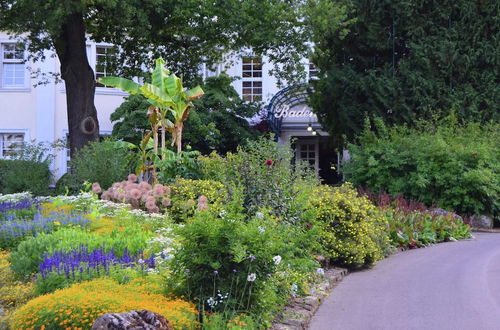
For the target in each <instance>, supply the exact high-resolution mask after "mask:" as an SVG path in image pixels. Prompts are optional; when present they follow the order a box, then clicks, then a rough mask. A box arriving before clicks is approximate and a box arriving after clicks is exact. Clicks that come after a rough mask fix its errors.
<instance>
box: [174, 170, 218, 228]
mask: <svg viewBox="0 0 500 330" xmlns="http://www.w3.org/2000/svg"><path fill="white" fill-rule="evenodd" d="M171 188H172V195H171V196H172V205H171V208H170V212H171V214H172V219H174V220H175V221H176V222H183V221H186V219H187V218H188V217H190V216H192V215H193V214H194V211H195V210H196V208H197V207H198V198H200V196H205V197H206V198H207V201H208V203H207V205H208V209H209V210H210V211H213V212H216V213H217V214H218V213H219V212H220V211H222V210H223V208H224V204H225V203H226V201H227V198H228V192H227V189H226V187H225V186H224V185H223V184H222V183H221V182H219V181H214V180H190V179H177V180H176V181H175V183H174V184H173V185H172V186H171Z"/></svg>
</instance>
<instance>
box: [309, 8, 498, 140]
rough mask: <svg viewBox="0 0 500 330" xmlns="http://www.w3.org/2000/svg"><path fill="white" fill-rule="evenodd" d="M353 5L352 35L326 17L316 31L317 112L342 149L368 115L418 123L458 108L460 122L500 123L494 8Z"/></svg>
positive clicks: (327, 13)
mask: <svg viewBox="0 0 500 330" xmlns="http://www.w3.org/2000/svg"><path fill="white" fill-rule="evenodd" d="M350 3H351V4H352V9H350V10H347V11H346V13H347V17H346V21H347V23H350V24H348V26H347V27H348V29H349V30H350V33H348V34H345V31H344V30H343V29H341V30H339V31H337V30H334V31H333V33H330V31H329V23H330V21H331V20H333V21H335V17H336V16H335V15H332V14H330V11H328V10H325V11H321V10H319V9H318V15H317V16H315V17H313V22H314V24H312V28H313V34H314V37H313V41H314V44H315V51H314V55H313V58H314V62H315V64H316V65H317V67H318V68H319V71H320V75H319V77H320V79H319V80H318V81H316V82H315V83H314V84H313V85H314V93H313V95H312V97H311V105H312V107H313V108H314V110H315V112H316V113H317V114H318V118H319V120H320V122H321V123H322V125H323V127H324V128H325V129H327V130H328V131H329V133H330V136H332V137H334V138H335V139H336V140H337V141H339V143H340V141H341V139H342V138H343V137H347V139H348V140H349V141H352V139H353V137H354V136H355V135H356V134H357V133H359V132H361V131H362V130H363V118H364V117H365V115H369V116H370V117H372V116H378V117H381V118H383V119H384V121H385V122H386V123H387V124H391V125H392V124H401V123H409V124H413V123H414V122H415V121H416V120H417V119H430V118H431V117H432V116H433V115H434V113H435V112H437V113H439V114H440V115H446V114H447V113H448V110H449V109H451V108H452V107H454V108H455V109H456V111H457V116H458V118H459V119H460V120H476V121H481V122H486V121H488V120H497V121H498V120H499V119H500V117H499V116H500V108H499V105H500V102H499V95H500V90H499V88H500V87H499V86H500V85H499V84H498V77H499V76H500V65H499V63H500V53H499V52H498V51H497V46H495V45H498V38H499V37H500V25H499V21H498V20H497V19H496V17H498V16H499V14H500V7H499V6H498V3H497V2H496V1H467V0H459V1H453V2H449V3H447V4H446V5H444V4H443V3H441V2H436V1H430V0H423V1H417V2H415V1H406V0H397V1H375V2H372V1H364V0H354V1H350ZM334 14H335V12H334Z"/></svg>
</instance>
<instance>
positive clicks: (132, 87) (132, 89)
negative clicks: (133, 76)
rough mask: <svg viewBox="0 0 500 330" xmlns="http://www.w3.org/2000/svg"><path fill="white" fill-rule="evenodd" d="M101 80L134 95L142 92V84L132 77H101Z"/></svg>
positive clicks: (102, 82)
mask: <svg viewBox="0 0 500 330" xmlns="http://www.w3.org/2000/svg"><path fill="white" fill-rule="evenodd" d="M99 82H100V83H101V84H103V85H106V86H111V87H116V88H119V89H121V90H122V91H125V92H127V93H129V94H132V95H135V94H139V93H140V87H141V85H139V84H138V83H136V82H135V81H133V80H130V79H126V78H120V77H102V78H101V79H99Z"/></svg>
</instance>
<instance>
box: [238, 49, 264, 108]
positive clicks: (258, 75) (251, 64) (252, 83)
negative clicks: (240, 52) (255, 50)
mask: <svg viewBox="0 0 500 330" xmlns="http://www.w3.org/2000/svg"><path fill="white" fill-rule="evenodd" d="M242 62H243V67H242V77H243V83H242V87H243V88H242V94H243V99H244V100H246V101H252V102H258V101H262V58H261V57H255V56H254V57H251V56H244V57H243V59H242Z"/></svg>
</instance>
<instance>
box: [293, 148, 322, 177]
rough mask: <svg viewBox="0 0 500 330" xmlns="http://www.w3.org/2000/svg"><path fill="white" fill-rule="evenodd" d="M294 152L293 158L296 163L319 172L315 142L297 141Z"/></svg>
mask: <svg viewBox="0 0 500 330" xmlns="http://www.w3.org/2000/svg"><path fill="white" fill-rule="evenodd" d="M296 150H297V152H296V153H295V158H296V160H297V161H302V162H305V163H307V164H309V166H311V168H313V169H314V170H315V171H316V172H317V171H318V170H319V165H318V163H319V159H318V141H317V140H298V141H297V142H296Z"/></svg>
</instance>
